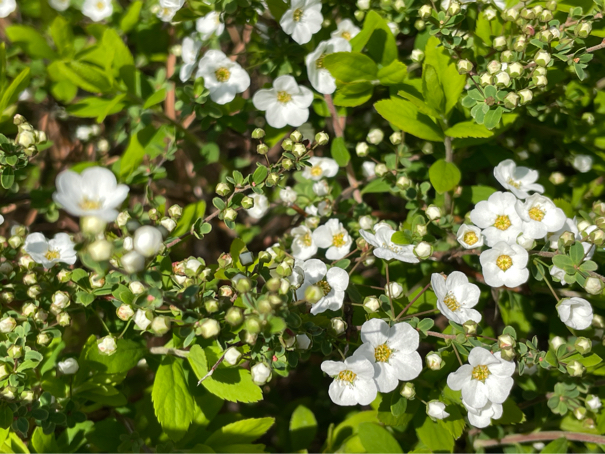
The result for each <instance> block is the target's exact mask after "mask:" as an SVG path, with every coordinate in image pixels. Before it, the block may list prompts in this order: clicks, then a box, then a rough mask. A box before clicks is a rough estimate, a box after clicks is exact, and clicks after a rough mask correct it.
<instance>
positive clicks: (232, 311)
mask: <svg viewBox="0 0 605 454" xmlns="http://www.w3.org/2000/svg"><path fill="white" fill-rule="evenodd" d="M225 321H226V322H227V323H229V324H230V325H231V326H239V325H241V323H242V322H243V321H244V313H243V312H242V310H241V309H240V308H239V307H230V308H229V310H227V313H226V314H225Z"/></svg>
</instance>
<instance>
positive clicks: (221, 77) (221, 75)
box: [214, 67, 231, 82]
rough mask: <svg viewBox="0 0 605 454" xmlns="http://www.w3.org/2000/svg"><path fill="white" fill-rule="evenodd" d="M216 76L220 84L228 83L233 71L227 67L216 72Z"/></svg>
mask: <svg viewBox="0 0 605 454" xmlns="http://www.w3.org/2000/svg"><path fill="white" fill-rule="evenodd" d="M214 76H215V77H216V80H218V81H219V82H227V81H228V80H229V78H230V77H231V71H229V70H228V69H227V68H225V67H222V68H219V69H217V70H216V71H214Z"/></svg>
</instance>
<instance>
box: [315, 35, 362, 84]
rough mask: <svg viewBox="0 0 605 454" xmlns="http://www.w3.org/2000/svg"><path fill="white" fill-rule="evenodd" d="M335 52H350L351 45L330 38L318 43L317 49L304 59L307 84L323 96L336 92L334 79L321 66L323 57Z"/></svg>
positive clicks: (343, 40) (344, 40)
mask: <svg viewBox="0 0 605 454" xmlns="http://www.w3.org/2000/svg"><path fill="white" fill-rule="evenodd" d="M335 52H351V44H349V42H348V41H347V40H346V39H343V38H332V39H330V40H328V41H322V42H321V43H319V44H318V46H317V48H316V49H315V50H314V51H313V52H311V53H310V54H309V55H307V56H306V57H305V64H306V65H307V75H308V77H309V82H311V85H312V86H313V88H315V90H317V91H318V92H320V93H321V94H324V95H325V94H327V95H330V94H332V93H334V92H335V91H336V79H334V77H332V74H330V71H328V70H327V69H326V68H324V64H323V60H324V57H325V56H326V55H329V54H333V53H335Z"/></svg>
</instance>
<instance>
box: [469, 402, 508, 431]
mask: <svg viewBox="0 0 605 454" xmlns="http://www.w3.org/2000/svg"><path fill="white" fill-rule="evenodd" d="M462 403H463V404H464V406H465V407H466V409H467V411H468V422H470V423H471V425H473V426H475V427H478V428H479V429H482V428H484V427H487V426H489V425H490V423H491V421H492V419H499V418H501V417H502V412H503V409H502V404H495V403H493V402H491V401H487V403H486V404H485V405H484V406H483V407H480V408H475V407H472V406H470V405H469V404H468V403H466V402H465V401H464V399H463V400H462Z"/></svg>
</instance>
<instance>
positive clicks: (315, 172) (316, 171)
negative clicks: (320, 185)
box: [310, 166, 324, 177]
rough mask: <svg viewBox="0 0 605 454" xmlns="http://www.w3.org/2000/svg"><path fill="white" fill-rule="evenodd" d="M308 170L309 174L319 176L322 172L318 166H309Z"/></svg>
mask: <svg viewBox="0 0 605 454" xmlns="http://www.w3.org/2000/svg"><path fill="white" fill-rule="evenodd" d="M310 172H311V175H313V176H314V177H320V176H321V175H322V174H323V173H324V171H323V169H322V168H321V167H320V166H313V167H311V170H310Z"/></svg>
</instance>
